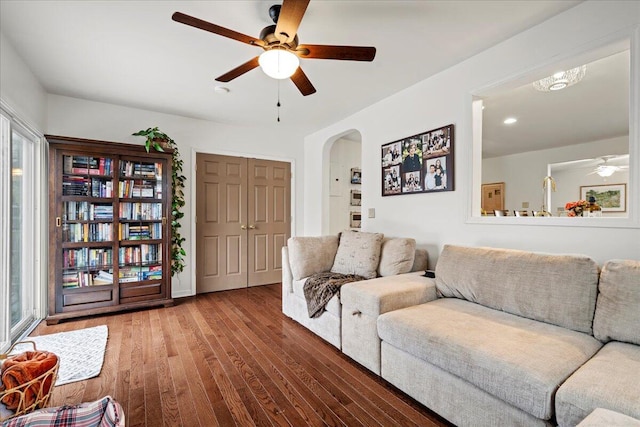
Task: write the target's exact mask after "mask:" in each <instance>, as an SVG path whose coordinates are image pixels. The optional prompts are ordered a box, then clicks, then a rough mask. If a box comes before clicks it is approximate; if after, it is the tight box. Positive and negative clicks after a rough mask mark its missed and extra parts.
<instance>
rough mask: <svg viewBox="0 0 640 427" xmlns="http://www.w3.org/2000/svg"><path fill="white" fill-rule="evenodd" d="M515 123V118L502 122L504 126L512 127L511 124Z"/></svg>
mask: <svg viewBox="0 0 640 427" xmlns="http://www.w3.org/2000/svg"><path fill="white" fill-rule="evenodd" d="M517 121H518V119H516V118H515V117H508V118H506V119H505V120H504V124H505V125H512V124H514V123H515V122H517Z"/></svg>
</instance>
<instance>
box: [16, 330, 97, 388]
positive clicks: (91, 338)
mask: <svg viewBox="0 0 640 427" xmlns="http://www.w3.org/2000/svg"><path fill="white" fill-rule="evenodd" d="M108 335H109V331H108V329H107V325H101V326H96V327H93V328H86V329H79V330H77V331H69V332H60V333H57V334H50V335H40V336H37V337H28V338H25V339H24V341H34V342H35V343H36V347H37V348H38V350H46V351H50V352H52V353H55V354H56V355H57V356H58V357H59V358H60V367H59V368H58V379H57V380H56V386H59V385H64V384H69V383H72V382H75V381H82V380H86V379H89V378H93V377H95V376H98V375H100V371H101V370H102V364H103V362H104V352H105V349H106V347H107V337H108ZM27 350H33V346H32V345H31V344H28V343H27V344H19V345H17V346H16V347H15V348H14V349H13V351H12V352H11V354H17V353H22V352H23V351H27Z"/></svg>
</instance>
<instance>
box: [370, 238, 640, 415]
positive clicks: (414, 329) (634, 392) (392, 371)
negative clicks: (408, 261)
mask: <svg viewBox="0 0 640 427" xmlns="http://www.w3.org/2000/svg"><path fill="white" fill-rule="evenodd" d="M599 282H600V283H599ZM434 285H435V287H436V290H437V293H438V296H439V298H437V299H436V300H434V301H430V302H427V303H425V304H420V305H417V306H413V307H409V308H405V309H401V310H396V311H391V312H388V313H386V314H383V315H381V316H380V317H379V318H378V333H379V336H380V337H381V339H382V345H381V349H382V354H381V375H382V377H383V378H385V379H386V380H387V381H389V382H390V383H392V384H394V385H396V386H397V387H398V388H400V389H401V390H403V391H405V392H406V393H407V394H409V395H411V396H412V397H413V398H415V399H416V400H418V401H420V402H421V403H423V404H424V405H425V406H427V407H429V408H430V409H432V410H434V411H436V412H437V413H439V414H440V415H442V416H443V417H444V418H446V419H448V420H449V421H451V422H453V423H454V424H456V425H459V426H496V425H509V426H511V425H526V426H535V425H541V426H542V425H555V424H556V422H557V423H558V425H560V426H563V427H564V426H575V425H576V424H578V423H579V422H580V421H581V420H582V419H584V418H585V417H586V416H587V415H589V414H590V413H591V412H592V411H593V410H594V409H596V408H598V407H602V408H606V409H610V410H614V411H618V412H621V413H624V414H626V415H629V416H632V417H634V418H640V309H639V308H640V262H638V261H610V262H608V263H607V264H605V266H604V267H603V272H602V275H601V276H600V274H599V269H598V265H597V264H596V263H595V261H593V260H591V259H590V258H588V257H584V256H578V255H549V254H539V253H531V252H523V251H514V250H500V249H491V248H466V247H456V246H445V248H444V250H443V252H442V254H441V255H440V258H439V259H438V264H437V266H436V279H435V280H434ZM598 285H599V286H600V293H599V294H598ZM596 301H598V303H597V304H596ZM594 314H595V319H596V321H595V322H594V321H593V319H594ZM599 319H601V320H599ZM594 333H595V336H594ZM617 339H619V340H623V341H628V342H616V341H612V342H609V343H607V344H606V345H604V347H603V343H604V342H608V341H610V340H617Z"/></svg>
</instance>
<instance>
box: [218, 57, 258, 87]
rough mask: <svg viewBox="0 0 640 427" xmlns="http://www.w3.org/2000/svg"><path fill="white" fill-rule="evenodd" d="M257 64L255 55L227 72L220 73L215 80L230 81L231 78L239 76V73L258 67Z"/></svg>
mask: <svg viewBox="0 0 640 427" xmlns="http://www.w3.org/2000/svg"><path fill="white" fill-rule="evenodd" d="M258 65H260V64H258V57H257V56H256V57H255V58H253V59H250V60H248V61H247V62H245V63H244V64H242V65H240V66H238V67H236V68H234V69H233V70H231V71H229V72H228V73H226V74H223V75H221V76H220V77H218V78H217V79H216V80H217V81H219V82H225V83H226V82H230V81H231V80H233V79H235V78H236V77H240V76H241V75H243V74H244V73H246V72H247V71H251V70H253V69H254V68H256V67H258Z"/></svg>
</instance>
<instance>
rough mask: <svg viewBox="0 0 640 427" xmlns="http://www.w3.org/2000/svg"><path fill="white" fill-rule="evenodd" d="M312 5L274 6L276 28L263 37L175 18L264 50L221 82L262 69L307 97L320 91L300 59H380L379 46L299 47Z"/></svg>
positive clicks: (295, 0)
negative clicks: (287, 81) (304, 20)
mask: <svg viewBox="0 0 640 427" xmlns="http://www.w3.org/2000/svg"><path fill="white" fill-rule="evenodd" d="M308 5H309V0H284V1H283V2H282V6H280V5H273V6H271V8H270V9H269V16H271V19H273V22H274V23H275V25H269V26H267V27H265V28H263V29H262V31H261V32H260V37H259V38H254V37H251V36H247V35H245V34H242V33H238V32H236V31H233V30H230V29H228V28H224V27H221V26H219V25H216V24H212V23H210V22H207V21H203V20H201V19H198V18H195V17H193V16H189V15H185V14H184V13H181V12H175V13H174V14H173V16H172V19H173V20H174V21H176V22H180V23H182V24H185V25H190V26H192V27H195V28H199V29H201V30H205V31H209V32H211V33H214V34H218V35H220V36H223V37H228V38H230V39H233V40H237V41H239V42H242V43H246V44H249V45H252V46H258V47H260V48H262V49H263V50H264V52H263V53H262V54H261V55H259V56H256V57H255V58H252V59H250V60H249V61H247V62H245V63H244V64H242V65H240V66H238V67H236V68H234V69H233V70H231V71H229V72H227V73H225V74H223V75H221V76H220V77H218V78H216V80H217V81H219V82H229V81H231V80H233V79H235V78H236V77H240V76H241V75H243V74H244V73H246V72H248V71H251V70H253V69H254V68H257V67H258V66H260V67H261V68H262V69H263V71H265V73H266V74H267V75H268V76H270V77H273V78H276V79H285V78H289V77H290V78H291V80H292V81H293V83H294V84H295V85H296V87H297V88H298V90H299V91H300V92H301V93H302V95H304V96H307V95H311V94H313V93H315V92H316V89H315V88H314V87H313V85H312V84H311V82H310V81H309V78H308V77H307V76H306V74H305V73H304V72H303V71H302V68H300V66H299V58H309V59H337V60H342V61H373V59H374V58H375V56H376V48H375V47H364V46H332V45H319V44H298V35H297V32H298V26H299V25H300V22H301V21H302V17H303V16H304V13H305V11H306V10H307V6H308Z"/></svg>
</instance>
